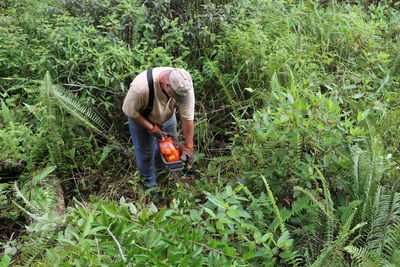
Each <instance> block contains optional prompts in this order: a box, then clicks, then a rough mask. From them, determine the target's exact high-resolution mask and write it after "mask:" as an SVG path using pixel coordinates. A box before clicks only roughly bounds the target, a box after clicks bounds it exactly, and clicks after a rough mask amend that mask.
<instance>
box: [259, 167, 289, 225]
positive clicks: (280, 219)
mask: <svg viewBox="0 0 400 267" xmlns="http://www.w3.org/2000/svg"><path fill="white" fill-rule="evenodd" d="M261 178H262V179H263V181H264V185H265V188H266V189H267V195H268V198H269V200H270V202H271V204H272V207H273V209H274V211H275V215H276V217H277V218H278V221H279V227H280V228H281V232H282V233H284V232H286V226H285V223H284V221H283V219H282V216H281V213H280V211H279V208H278V206H277V205H276V201H275V198H274V194H273V193H272V191H271V188H270V187H269V184H268V182H267V180H266V179H265V177H264V176H262V175H261Z"/></svg>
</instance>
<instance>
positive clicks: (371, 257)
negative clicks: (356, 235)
mask: <svg viewBox="0 0 400 267" xmlns="http://www.w3.org/2000/svg"><path fill="white" fill-rule="evenodd" d="M344 250H345V251H346V252H348V253H349V254H350V256H351V257H352V258H353V259H354V260H355V262H356V263H358V264H363V265H367V266H379V265H377V264H376V263H375V259H376V255H375V254H374V252H373V251H371V250H370V249H367V248H357V247H355V246H351V245H350V246H346V247H345V248H344Z"/></svg>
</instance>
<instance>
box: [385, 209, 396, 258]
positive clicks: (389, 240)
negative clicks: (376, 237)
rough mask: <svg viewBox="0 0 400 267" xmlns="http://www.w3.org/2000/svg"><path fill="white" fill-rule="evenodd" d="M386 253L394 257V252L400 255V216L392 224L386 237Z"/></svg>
mask: <svg viewBox="0 0 400 267" xmlns="http://www.w3.org/2000/svg"><path fill="white" fill-rule="evenodd" d="M384 254H385V255H386V256H387V257H393V255H394V254H398V255H397V256H400V217H397V222H396V223H395V224H393V225H392V227H391V228H390V230H389V233H388V235H387V237H386V239H385V246H384Z"/></svg>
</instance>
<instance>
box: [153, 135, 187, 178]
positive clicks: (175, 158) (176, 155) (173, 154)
mask: <svg viewBox="0 0 400 267" xmlns="http://www.w3.org/2000/svg"><path fill="white" fill-rule="evenodd" d="M159 147H160V153H161V159H162V161H163V162H164V164H165V165H166V166H167V167H168V169H169V170H170V171H171V172H176V171H181V170H183V169H184V166H183V161H182V160H181V153H182V149H181V148H180V146H179V144H178V143H177V142H175V140H174V139H172V137H164V138H161V139H160V140H159Z"/></svg>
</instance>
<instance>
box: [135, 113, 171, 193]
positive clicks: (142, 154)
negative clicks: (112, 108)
mask: <svg viewBox="0 0 400 267" xmlns="http://www.w3.org/2000/svg"><path fill="white" fill-rule="evenodd" d="M128 124H129V131H130V132H131V137H132V143H133V147H134V150H135V156H136V166H137V168H138V169H139V174H140V176H141V177H143V178H145V183H144V186H145V187H146V188H152V187H155V186H157V177H156V172H157V171H161V170H162V169H164V167H165V165H164V163H163V162H162V159H161V155H160V148H159V146H158V140H156V138H155V137H154V135H152V134H149V133H148V132H147V130H146V129H145V128H143V127H142V126H140V125H137V124H136V123H135V122H134V121H133V120H132V119H131V118H128ZM162 130H163V131H164V132H166V133H167V134H168V135H170V136H171V137H172V138H173V139H174V140H177V134H176V117H175V114H174V115H173V116H172V117H171V119H169V120H168V121H167V122H166V123H164V124H163V125H162Z"/></svg>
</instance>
